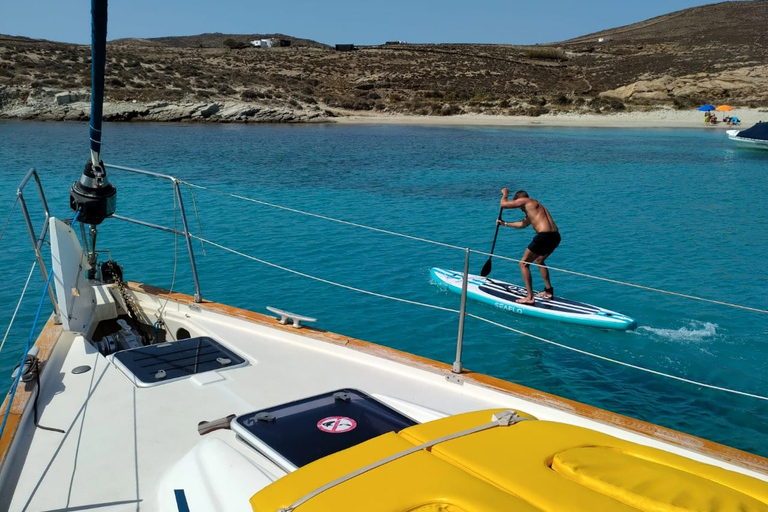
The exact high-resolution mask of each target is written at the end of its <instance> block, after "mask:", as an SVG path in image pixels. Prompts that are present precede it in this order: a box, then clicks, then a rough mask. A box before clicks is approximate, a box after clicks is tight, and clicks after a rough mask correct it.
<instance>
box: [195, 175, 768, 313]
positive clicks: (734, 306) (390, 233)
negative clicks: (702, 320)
mask: <svg viewBox="0 0 768 512" xmlns="http://www.w3.org/2000/svg"><path fill="white" fill-rule="evenodd" d="M180 183H184V184H185V185H187V187H190V188H197V189H200V190H206V191H208V192H213V193H215V194H221V195H225V196H229V197H232V198H234V199H240V200H243V201H247V202H251V203H256V204H260V205H263V206H268V207H270V208H276V209H279V210H284V211H288V212H292V213H298V214H300V215H306V216H308V217H314V218H317V219H322V220H327V221H331V222H336V223H339V224H344V225H347V226H353V227H356V228H362V229H367V230H370V231H375V232H377V233H384V234H387V235H393V236H397V237H400V238H406V239H408V240H414V241H417V242H424V243H428V244H433V245H438V246H440V247H446V248H449V249H458V250H461V251H466V250H467V249H466V247H459V246H457V245H452V244H447V243H445V242H438V241H436V240H430V239H428V238H422V237H418V236H413V235H406V234H404V233H398V232H396V231H390V230H387V229H381V228H375V227H372V226H366V225H365V224H358V223H356V222H350V221H347V220H342V219H336V218H333V217H328V216H326V215H320V214H317V213H312V212H307V211H303V210H298V209H295V208H290V207H287V206H282V205H279V204H274V203H269V202H267V201H261V200H259V199H253V198H250V197H246V196H241V195H238V194H233V193H231V192H224V191H221V190H216V189H213V188H210V187H204V186H201V185H195V184H193V183H188V182H186V181H180ZM469 251H470V252H471V253H474V254H479V255H484V256H493V257H495V258H499V259H503V260H506V261H512V262H516V263H520V260H519V259H515V258H510V257H507V256H502V255H499V254H492V253H489V252H485V251H479V250H476V249H470V250H469ZM530 265H533V266H536V267H540V266H542V265H539V264H537V263H534V262H531V263H530ZM546 266H547V268H548V269H549V270H553V271H556V272H563V273H565V274H572V275H575V276H579V277H586V278H589V279H595V280H598V281H603V282H607V283H613V284H618V285H622V286H629V287H632V288H638V289H641V290H646V291H650V292H655V293H661V294H666V295H672V296H675V297H681V298H684V299H691V300H697V301H700V302H707V303H710V304H717V305H720V306H727V307H732V308H737V309H743V310H746V311H752V312H754V313H763V314H768V310H765V309H759V308H753V307H751V306H744V305H741V304H736V303H733V302H725V301H720V300H715V299H707V298H704V297H698V296H696V295H688V294H685V293H678V292H673V291H669V290H663V289H661V288H653V287H651V286H645V285H641V284H635V283H630V282H627V281H619V280H617V279H610V278H607V277H600V276H595V275H591V274H585V273H583V272H576V271H573V270H568V269H563V268H558V267H550V266H549V265H546Z"/></svg>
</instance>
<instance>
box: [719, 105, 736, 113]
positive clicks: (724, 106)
mask: <svg viewBox="0 0 768 512" xmlns="http://www.w3.org/2000/svg"><path fill="white" fill-rule="evenodd" d="M715 110H718V111H720V112H722V111H724V110H725V111H728V110H733V107H732V106H730V105H720V106H719V107H717V108H716V109H715Z"/></svg>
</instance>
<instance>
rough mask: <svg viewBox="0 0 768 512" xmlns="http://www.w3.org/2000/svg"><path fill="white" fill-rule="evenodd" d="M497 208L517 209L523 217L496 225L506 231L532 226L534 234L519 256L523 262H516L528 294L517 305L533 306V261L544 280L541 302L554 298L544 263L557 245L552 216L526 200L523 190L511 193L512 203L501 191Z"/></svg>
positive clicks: (507, 191)
mask: <svg viewBox="0 0 768 512" xmlns="http://www.w3.org/2000/svg"><path fill="white" fill-rule="evenodd" d="M500 204H501V208H502V210H504V209H507V208H520V209H521V210H522V211H523V213H524V214H525V217H523V220H519V221H517V222H504V221H503V220H501V218H499V219H497V220H496V224H497V225H499V224H503V225H505V226H507V227H510V228H518V229H522V228H524V227H527V226H533V229H534V230H535V231H536V236H534V237H533V241H531V243H530V244H529V245H528V248H527V249H526V250H525V254H523V259H522V260H520V272H521V273H522V274H523V281H524V282H525V289H526V290H527V291H528V295H527V296H526V297H525V298H523V299H517V301H515V302H518V303H520V304H534V303H535V298H534V296H533V278H532V277H531V268H530V264H531V262H534V261H535V262H536V264H538V265H539V270H540V271H541V277H542V278H543V279H544V291H543V292H540V293H539V297H543V298H545V299H551V298H553V297H554V290H553V288H552V283H550V281H549V269H548V268H547V265H546V264H545V263H544V262H545V261H546V260H547V257H548V256H549V255H550V254H552V252H553V251H554V250H555V249H556V248H557V246H558V245H559V244H560V233H559V232H558V230H557V225H556V224H555V221H553V220H552V216H551V215H550V214H549V210H547V209H546V208H545V207H544V205H543V204H541V203H540V202H538V201H537V200H535V199H532V198H530V197H528V192H526V191H525V190H518V191H517V192H515V195H514V197H513V198H512V200H510V199H509V190H508V189H507V188H503V189H501V203H500Z"/></svg>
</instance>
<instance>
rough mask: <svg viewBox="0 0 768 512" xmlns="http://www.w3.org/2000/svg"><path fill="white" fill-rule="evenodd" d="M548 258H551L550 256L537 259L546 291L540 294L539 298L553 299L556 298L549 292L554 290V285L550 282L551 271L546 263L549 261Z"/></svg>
mask: <svg viewBox="0 0 768 512" xmlns="http://www.w3.org/2000/svg"><path fill="white" fill-rule="evenodd" d="M547 257H549V254H547V255H546V256H539V257H538V258H536V263H537V264H538V265H539V270H540V271H541V278H542V279H543V280H544V291H543V292H541V293H539V297H546V298H548V299H551V298H553V297H554V294H553V293H552V292H550V291H549V290H551V289H552V283H550V282H549V269H548V268H547V264H546V263H545V262H546V261H547Z"/></svg>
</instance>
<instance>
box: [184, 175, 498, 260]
mask: <svg viewBox="0 0 768 512" xmlns="http://www.w3.org/2000/svg"><path fill="white" fill-rule="evenodd" d="M180 183H184V184H185V185H187V186H188V187H194V188H199V189H201V190H207V191H208V192H214V193H216V194H221V195H225V196H229V197H232V198H234V199H241V200H243V201H248V202H251V203H256V204H260V205H263V206H269V207H270V208H277V209H278V210H285V211H288V212H293V213H298V214H301V215H306V216H307V217H315V218H316V219H322V220H328V221H331V222H336V223H338V224H344V225H347V226H353V227H356V228H362V229H368V230H370V231H376V232H377V233H384V234H386V235H393V236H399V237H401V238H407V239H408V240H415V241H417V242H426V243H428V244H434V245H439V246H441V247H447V248H449V249H459V250H461V251H466V248H465V247H459V246H458V245H451V244H446V243H444V242H438V241H436V240H430V239H429V238H421V237H418V236H413V235H406V234H404V233H398V232H397V231H389V230H387V229H381V228H374V227H372V226H366V225H365V224H358V223H357V222H351V221H348V220H341V219H335V218H333V217H328V216H326V215H320V214H318V213H312V212H305V211H304V210H297V209H295V208H290V207H288V206H282V205H279V204H274V203H268V202H266V201H260V200H258V199H253V198H250V197H246V196H241V195H238V194H232V193H231V192H222V191H221V190H216V189H213V188H209V187H203V186H200V185H195V184H193V183H187V182H186V181H181V182H180ZM473 252H474V251H473ZM480 254H486V253H480Z"/></svg>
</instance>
